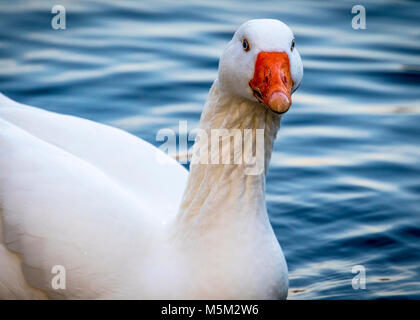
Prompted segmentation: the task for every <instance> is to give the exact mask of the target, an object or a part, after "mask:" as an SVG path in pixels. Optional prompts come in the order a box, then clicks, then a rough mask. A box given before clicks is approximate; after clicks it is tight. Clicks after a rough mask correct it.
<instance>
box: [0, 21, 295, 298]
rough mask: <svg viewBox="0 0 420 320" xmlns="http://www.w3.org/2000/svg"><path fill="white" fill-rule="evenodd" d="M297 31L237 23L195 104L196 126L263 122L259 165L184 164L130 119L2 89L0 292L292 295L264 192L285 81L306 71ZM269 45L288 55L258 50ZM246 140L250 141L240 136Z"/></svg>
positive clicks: (285, 103) (286, 100)
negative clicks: (203, 98)
mask: <svg viewBox="0 0 420 320" xmlns="http://www.w3.org/2000/svg"><path fill="white" fill-rule="evenodd" d="M268 30H269V31H270V32H267V31H268ZM245 36H246V38H247V41H249V43H250V44H251V49H250V50H245V49H246V48H245V47H244V37H245ZM248 39H249V40H248ZM292 39H293V34H292V33H291V31H290V29H289V28H288V27H287V26H285V25H284V24H283V23H281V22H280V21H277V20H252V21H249V22H247V23H245V24H244V25H242V26H241V27H240V28H239V29H238V31H237V32H236V33H235V35H234V37H233V39H232V41H231V42H230V43H229V45H228V47H227V49H226V50H225V53H224V54H223V55H222V58H221V61H220V66H219V77H218V79H216V80H215V82H214V83H213V85H212V88H211V90H210V92H209V96H208V99H207V102H206V105H205V107H204V110H203V113H202V116H201V120H200V128H201V129H202V130H203V132H208V133H210V131H211V130H212V129H227V130H231V129H240V130H243V129H249V130H251V131H252V132H254V133H255V132H256V130H257V129H263V130H264V145H263V155H264V162H263V170H262V171H261V172H259V173H257V174H255V173H254V174H248V173H247V169H248V168H247V164H201V163H194V164H191V170H190V173H189V174H188V172H187V170H186V169H185V168H183V167H182V166H181V165H180V164H178V163H177V162H176V161H175V160H173V159H171V158H170V157H168V156H167V155H165V154H164V153H163V152H161V151H160V150H158V149H157V148H155V147H154V146H152V145H150V144H149V143H147V142H145V141H143V140H141V139H140V138H137V137H135V136H132V135H130V134H128V133H126V132H124V131H121V130H119V129H116V128H112V127H109V126H105V125H102V124H98V123H95V122H92V121H88V120H84V119H80V118H76V117H72V116H67V115H60V114H56V113H52V112H48V111H45V110H42V109H38V108H34V107H30V106H26V105H22V104H19V103H17V102H14V101H13V100H11V99H9V98H7V97H5V96H4V95H1V96H0V298H2V299H48V298H56V299H124V298H128V299H251V298H257V299H278V298H286V296H287V290H288V278H287V265H286V262H285V259H284V256H283V252H282V250H281V248H280V245H279V243H278V241H277V239H276V237H275V235H274V232H273V230H272V227H271V225H270V223H269V220H268V215H267V210H266V206H265V199H264V196H265V175H266V170H267V166H268V162H269V159H270V155H271V151H272V147H273V144H274V140H275V137H276V134H277V131H278V129H279V126H280V118H281V115H279V114H277V113H278V112H284V111H285V110H286V111H287V109H288V108H289V106H290V103H291V100H290V93H289V95H288V92H286V93H283V92H280V91H281V90H283V89H282V88H283V87H281V86H285V87H287V85H288V88H289V89H288V90H289V91H291V92H292V91H294V90H296V88H297V86H298V85H299V83H300V79H301V77H302V71H301V70H300V69H301V64H300V58H299V57H298V53H297V51H296V50H295V51H293V52H291V51H290V41H291V40H292ZM274 40H276V44H273V42H274ZM249 43H248V44H249ZM252 50H254V51H252ZM287 50H289V51H287ZM292 50H293V49H292ZM271 51H275V52H283V53H284V52H286V53H284V54H282V55H281V57H280V55H279V56H278V57H277V56H276V57H275V56H274V55H269V56H270V58H269V60H267V59H265V60H263V61H262V62H258V61H260V58H261V57H262V55H261V54H260V53H261V52H271ZM240 54H246V55H245V56H244V57H245V58H243V59H239V58H238V56H239V55H240ZM285 54H287V57H288V59H289V60H290V62H287V63H288V66H289V69H290V71H288V73H287V74H286V75H287V76H288V77H289V78H288V79H289V82H288V81H287V79H286V78H285V77H281V78H282V79H283V80H282V81H283V82H282V83H280V84H279V85H278V86H279V87H278V88H277V87H276V88H277V89H276V90H275V91H273V90H272V87H274V86H276V85H277V84H276V82H275V79H274V80H273V81H272V84H270V85H269V86H268V87H267V85H266V87H264V84H262V82H261V81H259V72H257V69H258V70H260V69H261V70H266V69H264V68H267V63H268V62H267V61H270V63H271V61H273V60H272V59H277V58H278V59H277V60H275V61H277V62H275V63H277V64H276V68H277V67H278V68H277V69H278V70H277V69H276V70H277V71H278V72H280V71H281V70H283V69H281V68H280V67H279V66H280V64H279V63H280V60H279V59H280V58H281V59H284V57H285ZM263 58H264V57H262V58H261V59H263ZM232 59H235V60H234V61H233V60H232ZM238 63H239V66H238ZM254 65H255V70H254ZM268 67H269V68H271V67H270V66H268ZM279 68H280V69H281V70H280V69H279ZM286 69H287V68H286ZM232 70H242V71H232ZM276 70H275V69H272V70H271V71H270V72H271V74H272V75H273V77H275V75H276V72H277V71H276ZM279 70H280V71H279ZM241 72H242V73H241ZM244 79H245V80H244ZM251 79H252V81H250V80H251ZM284 79H286V80H284ZM270 90H271V91H273V92H271V91H270ZM256 91H258V92H259V94H258V95H257V96H255V94H256V93H255V92H256ZM270 109H271V110H270ZM273 111H275V112H273ZM276 112H277V113H276ZM253 143H255V139H251V140H247V141H245V140H244V148H245V149H246V148H252V144H253ZM203 144H204V140H201V139H199V140H197V142H196V144H195V148H196V149H198V148H199V147H201V146H203ZM196 149H195V150H196ZM201 150H203V149H201ZM223 152H225V153H227V154H228V155H229V156H230V155H232V152H233V151H232V150H222V155H223ZM158 158H159V159H160V161H158ZM162 159H163V160H164V161H162ZM56 266H61V267H63V268H64V270H65V279H66V281H65V288H58V289H57V288H56V287H54V285H52V283H53V281H54V277H55V276H56V273H55V271H54V270H55V268H56Z"/></svg>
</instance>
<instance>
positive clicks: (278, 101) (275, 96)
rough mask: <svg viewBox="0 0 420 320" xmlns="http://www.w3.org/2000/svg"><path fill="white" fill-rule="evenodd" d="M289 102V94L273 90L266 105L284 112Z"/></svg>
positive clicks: (290, 102)
mask: <svg viewBox="0 0 420 320" xmlns="http://www.w3.org/2000/svg"><path fill="white" fill-rule="evenodd" d="M291 104H292V101H291V99H290V96H288V95H287V94H285V93H284V92H281V91H275V92H273V93H272V94H271V96H270V98H269V100H268V103H267V105H268V107H269V108H270V109H271V110H273V111H275V112H277V113H284V112H286V111H287V110H289V108H290V105H291Z"/></svg>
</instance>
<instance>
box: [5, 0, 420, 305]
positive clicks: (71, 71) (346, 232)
mask: <svg viewBox="0 0 420 320" xmlns="http://www.w3.org/2000/svg"><path fill="white" fill-rule="evenodd" d="M55 4H62V5H64V6H65V8H66V9H67V29H66V30H60V31H58V30H53V29H52V28H51V18H52V14H51V13H50V12H51V8H52V6H53V5H55ZM354 4H362V5H364V6H365V8H366V13H367V29H366V30H353V29H352V28H351V19H352V14H351V7H352V6H353V5H354ZM251 18H277V19H281V20H283V21H284V22H286V23H288V24H289V25H290V26H291V27H292V29H293V30H294V32H295V35H296V46H297V47H298V48H299V50H300V52H301V55H302V59H303V63H304V68H305V75H304V80H303V83H302V85H301V87H300V89H299V90H298V92H297V94H296V95H295V96H294V105H293V107H292V109H291V111H289V112H288V113H287V115H286V116H284V117H283V121H282V128H281V131H280V134H279V137H278V140H277V142H276V145H275V152H274V154H273V158H272V163H271V168H270V171H269V175H268V183H267V191H268V194H267V202H268V210H269V214H270V218H271V221H272V224H273V227H274V230H275V232H276V234H277V237H278V239H279V241H280V243H281V244H282V247H283V249H284V252H285V255H286V259H287V261H288V265H289V269H290V287H291V288H290V292H289V297H290V298H292V299H342V298H345V299H372V298H416V299H419V298H420V90H419V85H420V3H419V2H406V1H358V2H356V3H355V2H353V1H334V2H333V1H329V2H328V1H316V2H315V1H313V2H306V1H266V2H262V1H226V0H223V1H222V0H220V1H219V0H216V1H128V0H126V1H111V0H107V1H104V0H101V1H99V0H98V1H64V0H61V1H45V0H31V1H29V0H28V1H1V2H0V91H1V92H3V93H5V94H6V95H8V96H10V97H12V98H13V99H15V100H17V101H20V102H23V103H26V104H30V105H34V106H39V107H42V108H45V109H48V110H53V111H57V112H62V113H68V114H73V115H76V116H80V117H84V118H89V119H92V120H95V121H100V122H103V123H107V124H111V125H114V126H118V127H120V128H123V129H125V130H128V131H130V132H132V133H134V134H136V135H137V136H139V137H141V138H143V139H146V140H148V141H149V142H151V143H153V144H155V145H159V143H157V142H156V133H157V131H158V130H159V129H161V128H168V127H169V128H172V127H174V128H176V127H177V126H178V121H179V120H188V125H189V127H190V129H192V128H194V127H196V126H197V124H198V120H199V117H200V112H201V109H202V106H203V103H204V101H205V98H206V95H207V92H208V90H209V87H210V85H211V83H212V81H213V80H214V79H215V77H216V74H217V64H218V57H219V55H220V54H221V52H222V50H223V48H224V46H225V45H226V43H227V42H228V41H229V39H230V38H231V36H232V33H233V32H234V30H235V29H236V27H237V26H238V25H240V24H241V23H242V22H244V21H245V20H248V19H251ZM354 265H363V266H364V267H365V269H366V276H367V282H366V289H364V290H363V289H360V290H354V289H353V288H352V285H351V279H352V278H353V276H354V274H352V273H351V269H352V267H353V266H354Z"/></svg>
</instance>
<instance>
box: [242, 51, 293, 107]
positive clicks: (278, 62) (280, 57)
mask: <svg viewBox="0 0 420 320" xmlns="http://www.w3.org/2000/svg"><path fill="white" fill-rule="evenodd" d="M249 86H250V87H251V89H252V92H253V94H254V97H255V98H257V100H258V101H259V102H260V103H262V104H265V105H266V106H267V107H269V108H270V109H271V110H273V111H274V112H276V113H285V112H287V110H289V108H290V105H291V104H292V98H291V89H292V86H293V80H292V76H291V75H290V63H289V56H288V55H287V53H285V52H265V51H261V52H260V53H259V54H258V56H257V61H256V62H255V71H254V77H253V78H252V79H251V81H249Z"/></svg>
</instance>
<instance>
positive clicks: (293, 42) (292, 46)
mask: <svg viewBox="0 0 420 320" xmlns="http://www.w3.org/2000/svg"><path fill="white" fill-rule="evenodd" d="M294 48H295V39H293V40H292V45H291V46H290V51H293V49H294Z"/></svg>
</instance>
